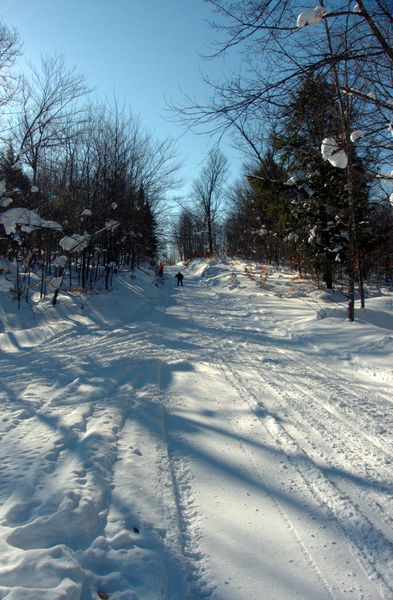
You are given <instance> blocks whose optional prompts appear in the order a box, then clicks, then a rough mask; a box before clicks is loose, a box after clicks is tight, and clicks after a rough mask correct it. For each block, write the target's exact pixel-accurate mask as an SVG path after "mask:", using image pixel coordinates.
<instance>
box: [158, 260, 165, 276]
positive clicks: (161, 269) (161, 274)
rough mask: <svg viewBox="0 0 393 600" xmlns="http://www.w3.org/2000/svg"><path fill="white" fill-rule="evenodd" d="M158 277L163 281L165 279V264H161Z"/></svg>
mask: <svg viewBox="0 0 393 600" xmlns="http://www.w3.org/2000/svg"><path fill="white" fill-rule="evenodd" d="M158 277H161V279H162V278H163V277H164V263H162V262H160V264H159V267H158Z"/></svg>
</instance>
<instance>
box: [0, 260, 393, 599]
mask: <svg viewBox="0 0 393 600" xmlns="http://www.w3.org/2000/svg"><path fill="white" fill-rule="evenodd" d="M178 268H179V267H178V266H176V268H167V269H166V273H165V278H164V282H163V284H161V283H158V284H156V282H155V280H154V278H153V276H152V274H151V273H149V272H148V271H138V272H137V277H136V278H135V279H131V278H130V275H129V274H128V273H120V274H119V275H118V276H117V279H116V282H115V287H114V290H113V291H111V292H110V293H101V294H95V295H88V296H83V297H82V296H81V295H80V294H77V293H73V294H60V296H59V302H58V304H57V305H56V306H55V307H53V306H52V305H51V304H50V301H49V300H45V301H39V299H38V297H33V298H32V301H31V302H30V303H29V304H28V305H25V304H22V307H21V310H20V311H17V309H16V304H15V303H14V302H12V300H11V297H10V294H9V292H8V291H7V285H6V283H5V280H4V279H3V280H1V278H0V290H2V291H0V349H1V351H2V353H1V357H0V368H1V381H2V386H1V391H0V395H1V403H0V453H1V458H2V461H1V464H2V468H1V485H0V501H1V507H0V548H1V553H0V598H4V599H5V598H7V599H9V600H22V599H23V600H38V599H39V600H63V599H64V600H78V599H81V600H91V599H93V598H95V599H96V598H99V597H101V598H111V599H116V600H120V599H121V600H126V599H127V600H153V599H154V600H157V599H159V598H160V599H163V600H186V599H187V598H188V599H190V600H202V599H211V600H253V599H255V600H262V599H263V600H293V599H294V598H299V599H300V598H301V599H304V600H325V599H333V598H334V599H336V600H344V599H347V598H358V599H360V598H363V599H369V600H381V599H384V600H386V599H389V598H392V597H393V527H392V519H393V506H392V491H393V474H392V471H393V469H392V464H393V459H392V447H393V435H392V431H393V427H392V422H393V417H392V388H393V363H392V355H393V296H392V295H391V294H389V293H388V292H385V293H378V294H377V293H375V294H374V295H373V296H372V297H371V298H369V299H368V302H367V307H366V309H365V310H364V311H360V310H359V311H358V312H357V320H356V322H355V323H349V322H348V321H346V318H345V314H346V307H345V300H344V298H343V297H342V296H340V295H339V293H336V294H328V293H326V292H323V291H320V290H318V289H317V288H316V287H315V286H314V284H313V283H312V282H310V281H305V280H300V279H298V278H296V277H295V276H294V274H293V273H290V272H288V271H285V270H283V271H274V270H273V269H271V268H268V269H267V268H263V269H262V268H260V267H259V266H258V265H253V264H250V263H248V264H245V263H243V262H242V261H229V260H228V261H226V262H223V261H210V262H205V261H194V262H192V263H191V264H190V265H189V266H188V268H184V269H183V272H184V275H185V280H184V288H177V287H175V284H176V280H175V278H174V275H175V273H176V272H177V270H178Z"/></svg>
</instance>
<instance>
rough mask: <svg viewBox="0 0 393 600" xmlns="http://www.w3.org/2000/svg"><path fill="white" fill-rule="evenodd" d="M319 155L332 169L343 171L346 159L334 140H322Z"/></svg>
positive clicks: (346, 162)
mask: <svg viewBox="0 0 393 600" xmlns="http://www.w3.org/2000/svg"><path fill="white" fill-rule="evenodd" d="M321 153H322V158H323V160H328V161H329V162H330V164H331V165H333V167H337V168H339V169H345V167H346V166H347V164H348V157H347V155H346V153H345V151H344V150H340V147H339V146H338V145H337V142H336V140H335V139H334V138H325V139H324V140H322V144H321Z"/></svg>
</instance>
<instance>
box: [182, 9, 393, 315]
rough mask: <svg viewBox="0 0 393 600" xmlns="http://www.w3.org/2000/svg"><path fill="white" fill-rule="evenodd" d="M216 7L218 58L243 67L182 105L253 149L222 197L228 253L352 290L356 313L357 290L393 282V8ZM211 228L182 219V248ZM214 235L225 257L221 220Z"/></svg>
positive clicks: (193, 248)
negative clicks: (235, 59)
mask: <svg viewBox="0 0 393 600" xmlns="http://www.w3.org/2000/svg"><path fill="white" fill-rule="evenodd" d="M208 2H209V4H211V6H212V8H213V10H214V11H215V12H216V16H217V19H216V22H215V23H214V28H215V29H216V30H217V31H218V34H217V37H216V40H215V42H216V45H215V53H214V54H213V55H212V56H211V58H213V59H214V57H215V56H222V55H225V54H228V55H230V54H231V53H232V52H233V51H236V52H239V51H240V52H241V55H242V56H243V62H242V64H241V68H240V69H239V73H238V74H233V73H229V74H228V75H225V74H224V76H223V78H222V79H221V80H219V81H212V80H209V79H207V80H206V85H207V87H208V89H210V92H211V93H210V100H209V99H208V100H204V101H203V102H201V103H198V101H197V100H195V99H194V98H190V97H185V98H184V101H183V102H182V103H181V104H179V103H178V104H177V105H174V107H173V108H174V110H176V111H177V115H178V118H179V120H180V121H181V122H182V123H185V124H187V126H188V127H191V128H195V129H196V130H198V131H205V132H208V133H215V134H216V135H224V134H231V135H232V139H233V140H234V143H236V144H237V146H238V147H239V148H242V149H243V150H244V153H245V157H246V161H245V168H244V173H243V175H242V177H240V178H239V181H238V182H237V184H236V185H235V186H234V187H233V188H232V189H230V190H226V202H227V210H228V212H229V216H228V218H227V219H226V221H225V223H224V224H223V227H224V239H225V248H226V251H227V252H228V254H230V255H240V256H243V257H245V258H251V259H255V260H258V261H262V262H268V263H269V262H271V263H284V264H287V265H291V266H293V267H294V268H297V269H299V270H300V271H303V272H307V273H311V274H313V275H315V276H316V277H317V278H318V279H319V280H320V281H324V282H325V284H326V285H327V287H329V288H331V287H333V286H335V285H340V286H342V285H343V284H344V285H345V286H346V289H347V294H348V312H349V318H350V319H353V316H354V300H355V289H356V288H357V289H358V292H359V295H360V298H361V302H362V304H363V303H364V284H365V281H366V280H367V279H368V280H371V279H372V278H377V279H378V280H379V281H380V282H386V283H390V284H391V282H392V278H393V236H392V234H393V223H392V222H393V214H392V204H393V193H392V192H393V186H392V184H393V171H392V168H393V138H392V132H393V100H392V99H393V7H392V3H391V2H390V0H370V1H369V2H365V1H363V0H358V1H357V2H356V1H353V2H348V1H347V0H345V1H342V2H337V1H335V2H329V1H326V2H320V4H318V5H317V6H315V7H314V8H309V9H306V10H305V9H304V8H303V9H302V8H300V6H304V5H303V4H302V5H300V4H299V2H298V1H297V0H283V1H282V2H280V3H277V2H275V1H274V0H253V1H251V2H250V1H245V0H240V1H239V2H233V1H232V0H208ZM301 11H302V12H301ZM221 200H223V198H221ZM207 221H208V215H206V214H205V215H204V218H202V220H201V214H200V213H199V214H198V215H195V214H194V213H193V210H192V209H191V210H190V209H188V208H186V209H185V210H184V211H183V213H182V214H181V217H180V220H179V224H178V230H177V233H176V235H177V239H178V240H179V244H180V245H181V254H183V255H186V254H191V255H193V254H197V253H199V252H200V251H201V242H200V236H199V235H198V232H199V231H201V230H202V231H203V232H204V235H205V236H206V235H207ZM221 225H222V224H221ZM216 232H217V243H216V247H215V251H219V250H220V247H219V246H220V244H222V239H223V233H222V226H221V228H220V227H219V226H218V223H217V228H216ZM204 247H205V249H206V247H207V245H206V243H205V246H204ZM209 251H210V249H209Z"/></svg>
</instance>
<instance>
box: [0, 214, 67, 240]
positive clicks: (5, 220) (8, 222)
mask: <svg viewBox="0 0 393 600" xmlns="http://www.w3.org/2000/svg"><path fill="white" fill-rule="evenodd" d="M0 223H2V224H3V226H4V229H5V232H6V234H7V235H10V234H11V233H16V231H17V228H18V227H20V228H21V230H22V231H24V232H26V233H30V232H31V231H33V230H34V229H39V228H41V227H45V228H47V229H54V230H56V231H61V229H62V227H61V225H59V223H56V222H55V221H45V220H44V219H41V217H40V216H39V214H38V213H36V212H35V211H33V210H28V209H27V208H9V209H8V210H6V211H4V212H3V213H1V215H0Z"/></svg>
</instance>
